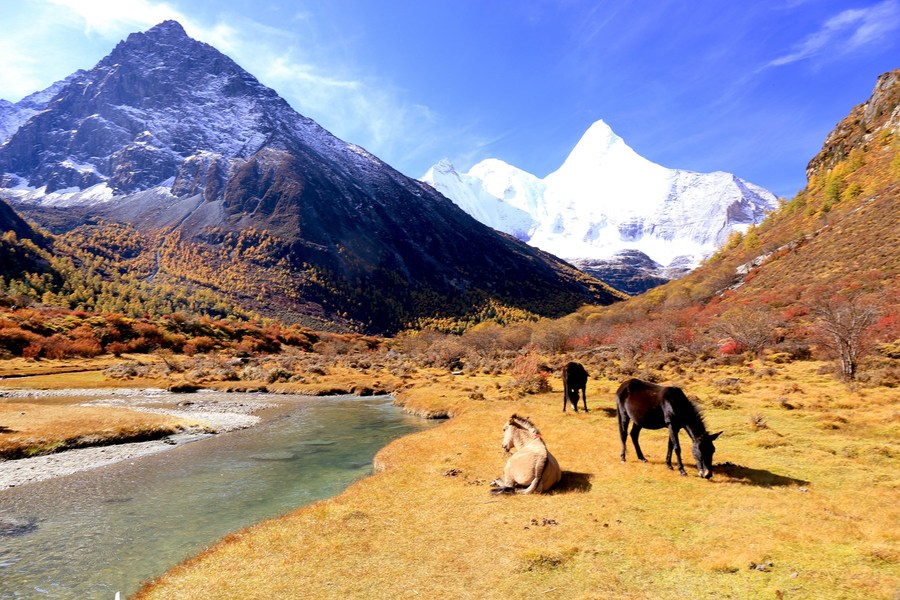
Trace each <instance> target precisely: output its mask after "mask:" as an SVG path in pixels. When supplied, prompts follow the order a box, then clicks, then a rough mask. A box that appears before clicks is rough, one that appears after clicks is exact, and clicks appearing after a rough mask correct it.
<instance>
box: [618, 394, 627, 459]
mask: <svg viewBox="0 0 900 600" xmlns="http://www.w3.org/2000/svg"><path fill="white" fill-rule="evenodd" d="M616 416H617V417H619V437H620V438H621V439H622V462H625V440H626V439H627V438H628V420H629V419H628V413H627V412H625V408H624V407H623V406H622V405H621V403H620V404H617V405H616Z"/></svg>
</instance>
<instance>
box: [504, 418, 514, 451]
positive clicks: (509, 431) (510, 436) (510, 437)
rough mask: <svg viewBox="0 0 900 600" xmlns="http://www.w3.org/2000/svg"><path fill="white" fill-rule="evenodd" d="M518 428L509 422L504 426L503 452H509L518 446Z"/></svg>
mask: <svg viewBox="0 0 900 600" xmlns="http://www.w3.org/2000/svg"><path fill="white" fill-rule="evenodd" d="M515 431H516V426H515V425H514V424H513V423H512V421H509V422H508V423H507V424H506V425H504V426H503V451H504V452H509V449H510V448H512V447H513V446H515V445H516V443H515V439H514V438H515Z"/></svg>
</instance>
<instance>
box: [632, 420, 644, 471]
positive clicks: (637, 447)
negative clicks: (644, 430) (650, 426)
mask: <svg viewBox="0 0 900 600" xmlns="http://www.w3.org/2000/svg"><path fill="white" fill-rule="evenodd" d="M640 434H641V426H640V425H638V424H637V423H635V424H634V425H632V426H631V443H632V444H634V451H635V452H636V453H637V457H638V460H639V461H641V462H647V459H646V458H644V453H643V452H641V445H640V444H639V443H638V436H639V435H640Z"/></svg>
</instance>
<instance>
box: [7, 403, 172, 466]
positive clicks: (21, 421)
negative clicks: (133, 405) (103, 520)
mask: <svg viewBox="0 0 900 600" xmlns="http://www.w3.org/2000/svg"><path fill="white" fill-rule="evenodd" d="M82 400H83V399H77V400H74V401H73V400H72V399H65V398H47V399H38V400H32V401H30V402H19V401H15V402H0V459H3V458H22V457H27V456H35V455H38V454H48V453H52V452H58V451H61V450H67V449H70V448H78V447H84V446H100V445H107V444H116V443H123V442H132V441H139V440H149V439H156V438H160V437H164V436H166V435H169V434H172V433H175V432H176V431H179V430H181V429H183V428H184V427H185V426H187V425H188V423H187V422H186V421H183V420H181V419H176V418H174V417H168V416H165V415H157V414H149V413H142V412H136V411H131V410H127V409H122V408H108V407H102V408H101V407H88V406H77V405H75V404H73V402H76V401H82Z"/></svg>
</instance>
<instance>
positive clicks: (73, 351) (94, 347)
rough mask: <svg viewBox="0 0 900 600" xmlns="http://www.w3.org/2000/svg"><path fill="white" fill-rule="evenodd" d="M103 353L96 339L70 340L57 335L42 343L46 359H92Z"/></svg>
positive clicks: (81, 338)
mask: <svg viewBox="0 0 900 600" xmlns="http://www.w3.org/2000/svg"><path fill="white" fill-rule="evenodd" d="M102 352H103V347H102V346H101V345H100V340H98V339H97V338H96V337H80V338H77V339H74V340H70V339H68V338H66V337H65V336H63V335H60V334H58V333H56V334H54V335H52V336H50V337H49V338H48V339H47V340H46V341H45V342H44V348H43V355H44V356H46V357H47V358H57V359H58V358H72V357H75V356H84V357H92V356H97V355H98V354H101V353H102Z"/></svg>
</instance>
